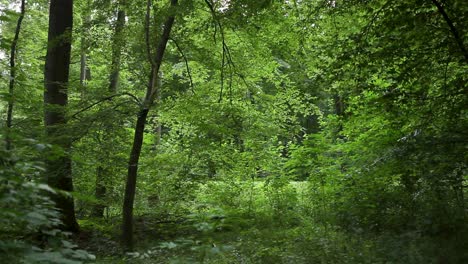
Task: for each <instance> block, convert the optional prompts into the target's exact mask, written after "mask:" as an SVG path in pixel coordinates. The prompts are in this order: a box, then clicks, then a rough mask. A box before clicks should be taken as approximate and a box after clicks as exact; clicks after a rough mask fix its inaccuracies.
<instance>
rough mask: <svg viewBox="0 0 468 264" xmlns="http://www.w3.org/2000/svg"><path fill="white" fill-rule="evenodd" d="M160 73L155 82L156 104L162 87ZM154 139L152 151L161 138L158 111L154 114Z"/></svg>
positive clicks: (159, 98)
mask: <svg viewBox="0 0 468 264" xmlns="http://www.w3.org/2000/svg"><path fill="white" fill-rule="evenodd" d="M162 76H163V74H162V72H159V76H158V80H157V82H156V89H157V90H158V92H157V96H156V104H158V103H159V102H160V101H161V96H162V92H161V87H162ZM154 132H155V139H154V149H155V150H157V149H158V146H159V144H161V136H162V126H161V120H160V118H159V111H158V113H156V129H155V131H154Z"/></svg>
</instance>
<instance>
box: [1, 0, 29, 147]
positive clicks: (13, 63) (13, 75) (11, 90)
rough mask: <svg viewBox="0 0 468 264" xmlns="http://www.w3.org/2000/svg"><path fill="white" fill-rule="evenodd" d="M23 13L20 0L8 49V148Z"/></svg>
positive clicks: (23, 3)
mask: <svg viewBox="0 0 468 264" xmlns="http://www.w3.org/2000/svg"><path fill="white" fill-rule="evenodd" d="M24 13H25V0H21V12H20V16H19V18H18V22H17V24H16V29H15V36H14V38H13V42H12V43H11V49H10V84H9V87H8V95H9V98H8V107H7V120H6V128H7V131H6V136H5V144H6V149H7V150H10V149H11V136H10V134H11V127H12V125H13V124H12V121H13V107H14V106H15V102H14V96H15V94H14V92H15V79H16V47H17V45H18V38H19V33H20V31H21V24H22V22H23V18H24Z"/></svg>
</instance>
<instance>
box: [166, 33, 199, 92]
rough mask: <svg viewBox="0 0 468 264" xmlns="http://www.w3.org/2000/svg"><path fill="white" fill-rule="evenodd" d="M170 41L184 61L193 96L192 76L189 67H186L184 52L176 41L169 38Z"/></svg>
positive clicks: (186, 61)
mask: <svg viewBox="0 0 468 264" xmlns="http://www.w3.org/2000/svg"><path fill="white" fill-rule="evenodd" d="M170 40H172V42H174V44H175V46H176V47H177V50H178V51H179V53H180V55H181V56H182V58H183V59H184V61H185V68H186V70H187V75H188V77H189V80H190V88H191V90H192V93H193V94H195V90H194V89H193V81H192V74H191V73H190V67H189V65H188V60H187V57H186V56H185V54H184V51H183V50H182V49H181V48H180V46H179V44H178V43H177V41H176V40H175V39H173V38H170Z"/></svg>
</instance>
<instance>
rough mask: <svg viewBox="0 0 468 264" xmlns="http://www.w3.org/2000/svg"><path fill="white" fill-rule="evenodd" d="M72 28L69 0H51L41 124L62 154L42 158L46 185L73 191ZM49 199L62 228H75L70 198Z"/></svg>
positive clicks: (72, 229) (71, 5) (72, 203)
mask: <svg viewBox="0 0 468 264" xmlns="http://www.w3.org/2000/svg"><path fill="white" fill-rule="evenodd" d="M72 28H73V0H51V1H50V10H49V33H48V47H47V55H46V63H45V72H44V77H45V78H44V79H45V91H44V104H45V105H44V107H45V113H44V124H45V129H46V135H47V138H48V140H49V142H50V143H52V144H54V145H56V146H59V147H61V148H62V150H63V154H61V155H60V157H58V158H54V159H47V160H46V169H47V172H46V176H47V182H48V183H49V185H50V186H52V187H54V188H57V189H59V190H63V191H68V192H71V191H73V180H72V170H71V159H70V149H71V141H70V137H69V136H68V135H67V132H66V130H65V126H66V124H67V118H66V107H67V104H68V94H67V88H68V77H69V66H70V52H71V34H72ZM52 199H53V200H54V201H55V203H56V207H57V208H58V209H59V210H60V211H61V213H62V221H63V224H64V229H65V230H68V231H72V232H77V231H78V229H79V227H78V223H77V221H76V217H75V206H74V202H73V198H72V197H70V196H68V195H67V196H65V195H62V194H56V195H53V197H52Z"/></svg>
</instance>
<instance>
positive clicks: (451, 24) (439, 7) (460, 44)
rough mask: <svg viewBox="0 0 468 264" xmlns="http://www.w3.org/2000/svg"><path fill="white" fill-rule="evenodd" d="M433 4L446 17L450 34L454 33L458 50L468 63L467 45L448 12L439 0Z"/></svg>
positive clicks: (433, 0) (433, 1) (435, 0)
mask: <svg viewBox="0 0 468 264" xmlns="http://www.w3.org/2000/svg"><path fill="white" fill-rule="evenodd" d="M432 3H434V5H435V6H436V7H437V10H439V13H440V14H441V15H442V16H443V17H444V19H445V22H446V23H447V25H448V26H449V28H450V32H452V35H453V37H454V38H455V41H456V42H457V44H458V48H460V50H461V52H462V53H463V56H464V57H465V61H466V62H467V63H468V51H467V50H466V48H465V45H464V44H463V40H462V38H461V37H460V34H459V33H458V30H457V28H456V27H455V26H454V25H453V22H452V20H451V19H450V17H449V16H448V14H447V12H445V9H444V7H443V6H442V5H441V3H439V1H437V0H432Z"/></svg>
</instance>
